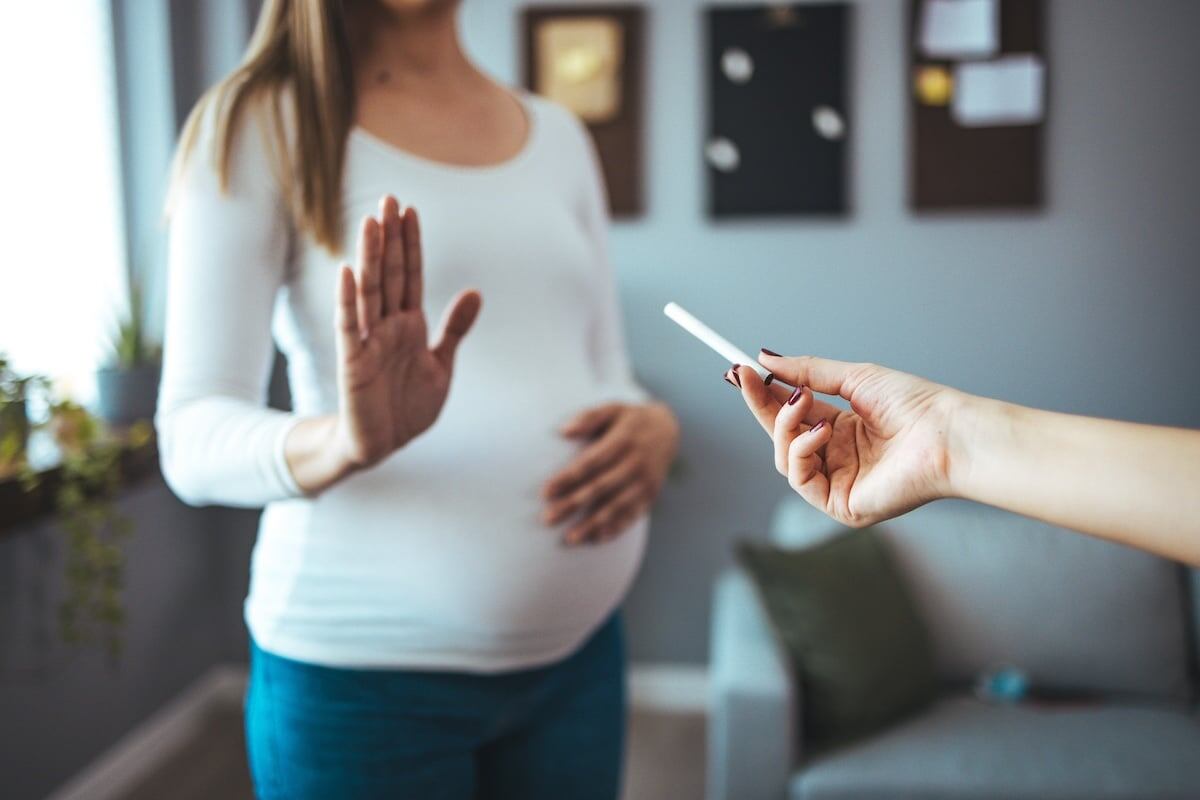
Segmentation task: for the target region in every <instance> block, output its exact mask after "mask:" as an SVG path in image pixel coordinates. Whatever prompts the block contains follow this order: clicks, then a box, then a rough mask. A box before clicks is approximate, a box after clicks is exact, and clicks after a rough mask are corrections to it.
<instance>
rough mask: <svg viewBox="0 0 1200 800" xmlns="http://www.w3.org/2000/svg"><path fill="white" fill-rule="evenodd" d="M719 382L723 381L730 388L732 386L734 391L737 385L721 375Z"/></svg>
mask: <svg viewBox="0 0 1200 800" xmlns="http://www.w3.org/2000/svg"><path fill="white" fill-rule="evenodd" d="M721 380H723V381H725V382H726V383H728V384H729V385H730V386H732V387H733V388H735V389H736V388H737V384H736V383H734V382H733V381H731V380H729V378H727V377H725V376H724V375H722V376H721Z"/></svg>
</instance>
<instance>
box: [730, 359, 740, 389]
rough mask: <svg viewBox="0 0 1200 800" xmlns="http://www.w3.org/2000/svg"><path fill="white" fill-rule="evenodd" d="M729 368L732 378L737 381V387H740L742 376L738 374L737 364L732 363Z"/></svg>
mask: <svg viewBox="0 0 1200 800" xmlns="http://www.w3.org/2000/svg"><path fill="white" fill-rule="evenodd" d="M729 369H730V371H731V372H733V379H734V380H735V381H737V388H739V389H740V388H742V376H741V375H738V365H737V364H734V365H733V366H732V367H730V368H729Z"/></svg>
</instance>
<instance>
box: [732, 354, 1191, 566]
mask: <svg viewBox="0 0 1200 800" xmlns="http://www.w3.org/2000/svg"><path fill="white" fill-rule="evenodd" d="M759 360H760V361H761V362H762V364H763V365H764V366H765V367H767V368H768V369H770V370H771V371H772V372H773V373H774V374H775V375H776V376H777V378H778V381H777V384H776V385H773V386H771V387H766V386H764V385H763V383H762V381H761V380H760V379H759V378H758V375H757V374H756V373H755V372H754V371H753V370H751V369H738V368H737V367H736V366H735V367H734V368H732V369H731V370H730V371H729V373H727V375H728V377H730V378H732V379H733V380H734V382H735V383H736V384H737V385H739V386H740V388H741V391H742V395H743V397H744V398H745V400H746V403H747V405H748V406H749V407H750V409H751V411H753V412H754V414H755V416H756V417H757V419H758V421H759V423H760V424H761V425H762V426H763V428H764V429H765V430H766V431H767V433H768V434H769V435H770V436H771V438H772V441H773V445H774V451H775V460H776V467H777V468H778V469H779V470H780V472H782V473H783V474H785V475H787V477H788V480H789V483H790V484H791V485H792V487H793V488H794V489H795V490H796V492H797V493H799V494H800V495H801V496H802V497H804V499H805V500H807V501H808V502H809V503H811V504H812V505H814V506H816V507H817V508H819V509H821V510H823V511H825V512H826V513H827V514H829V515H830V516H831V517H833V518H835V519H837V520H839V521H841V522H843V523H845V524H848V525H854V526H861V525H867V524H871V523H873V522H877V521H880V520H883V519H888V518H890V517H894V516H897V515H899V514H903V513H904V512H906V511H909V510H911V509H913V508H915V507H917V506H919V505H922V504H924V503H927V502H929V501H931V500H935V499H937V498H940V497H964V498H968V499H971V500H976V501H979V502H982V503H988V504H990V505H994V506H998V507H1000V508H1004V509H1007V510H1010V511H1014V512H1017V513H1020V514H1026V515H1028V516H1032V517H1037V518H1039V519H1042V520H1045V521H1047V522H1051V523H1054V524H1057V525H1062V526H1064V527H1069V528H1074V529H1076V530H1080V531H1083V532H1085V533H1090V534H1093V535H1096V536H1101V537H1104V538H1107V539H1112V540H1114V541H1119V542H1123V543H1125V544H1129V545H1132V546H1134V547H1139V548H1142V549H1145V550H1150V551H1152V552H1155V553H1158V554H1160V555H1164V556H1168V557H1170V558H1175V559H1178V560H1181V561H1185V562H1189V563H1192V564H1197V565H1200V431H1190V430H1182V429H1173V428H1161V427H1154V426H1149V425H1136V424H1133V423H1126V422H1115V421H1110V420H1099V419H1090V418H1085V417H1077V416H1072V415H1068V414H1056V413H1052V412H1048V411H1039V410H1035V409H1030V408H1023V407H1021V406H1016V405H1012V404H1009V403H1003V402H1000V401H996V400H989V399H985V398H980V397H974V396H971V395H968V394H965V393H963V392H959V391H957V390H955V389H951V388H949V387H945V386H939V385H938V384H935V383H932V382H930V381H926V380H924V379H922V378H918V377H915V376H912V375H907V374H905V373H902V372H897V371H895V370H891V369H887V368H885V367H880V366H876V365H874V364H851V363H846V362H841V361H831V360H828V359H822V358H813V357H808V356H805V357H799V358H785V357H782V356H775V355H772V354H770V353H768V352H765V351H764V353H763V354H762V355H761V356H760V358H759ZM778 382H783V383H786V384H790V385H791V386H793V387H797V390H796V391H793V390H792V389H788V388H785V387H780V386H778ZM813 390H815V391H817V392H821V393H824V394H831V395H838V396H841V397H843V398H845V399H846V400H848V401H849V402H850V410H849V411H845V410H842V409H840V408H838V407H836V406H833V405H830V404H828V403H825V402H823V401H821V400H818V399H816V398H815V397H813V395H812V391H813ZM789 401H790V402H789ZM822 422H824V424H822Z"/></svg>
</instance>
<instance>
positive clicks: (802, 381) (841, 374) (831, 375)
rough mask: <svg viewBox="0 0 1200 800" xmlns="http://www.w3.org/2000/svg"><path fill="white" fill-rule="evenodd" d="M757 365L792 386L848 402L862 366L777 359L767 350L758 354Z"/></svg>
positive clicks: (810, 359) (809, 358)
mask: <svg viewBox="0 0 1200 800" xmlns="http://www.w3.org/2000/svg"><path fill="white" fill-rule="evenodd" d="M758 361H759V363H760V364H762V365H763V366H764V367H766V368H767V369H769V370H771V372H773V373H774V374H775V376H776V377H777V378H779V379H781V380H783V381H784V382H785V383H789V384H791V385H792V386H808V387H810V388H812V389H815V390H816V391H818V392H821V393H823V394H835V395H840V396H841V397H844V398H845V399H847V400H849V399H850V395H851V394H852V393H853V392H854V388H855V386H856V385H857V383H858V376H859V375H860V374H861V372H862V368H863V365H862V364H852V363H850V362H848V361H834V360H832V359H829V358H817V357H816V356H792V357H788V356H779V355H775V354H774V353H772V352H770V351H769V350H762V351H760V352H759V354H758Z"/></svg>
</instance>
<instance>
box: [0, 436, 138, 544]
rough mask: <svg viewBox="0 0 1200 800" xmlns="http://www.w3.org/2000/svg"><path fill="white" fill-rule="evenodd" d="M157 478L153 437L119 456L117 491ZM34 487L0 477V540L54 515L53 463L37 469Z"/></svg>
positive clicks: (56, 480)
mask: <svg viewBox="0 0 1200 800" xmlns="http://www.w3.org/2000/svg"><path fill="white" fill-rule="evenodd" d="M157 474H158V446H157V444H156V442H155V440H154V438H153V437H151V439H150V441H148V442H145V443H143V444H141V445H133V444H132V443H130V444H129V445H127V446H125V447H124V448H123V450H122V452H121V487H120V488H121V489H122V490H123V489H127V488H129V487H132V486H135V485H137V484H139V483H142V482H144V481H146V480H148V479H150V478H152V477H153V476H155V475H157ZM38 475H39V478H40V480H39V483H38V487H37V488H36V489H34V490H32V491H25V490H24V489H23V488H22V487H21V481H20V479H19V478H18V476H17V475H16V474H0V537H3V536H5V535H7V534H10V533H16V532H17V531H18V530H20V529H21V527H22V526H25V525H28V524H30V523H32V522H36V521H38V520H41V519H44V518H46V517H49V516H51V515H53V514H54V513H55V495H56V494H57V493H58V487H59V485H60V483H61V482H62V468H61V465H60V463H59V462H58V460H57V459H54V458H52V459H48V460H47V461H46V462H45V463H44V465H42V466H40V468H39V469H38Z"/></svg>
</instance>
